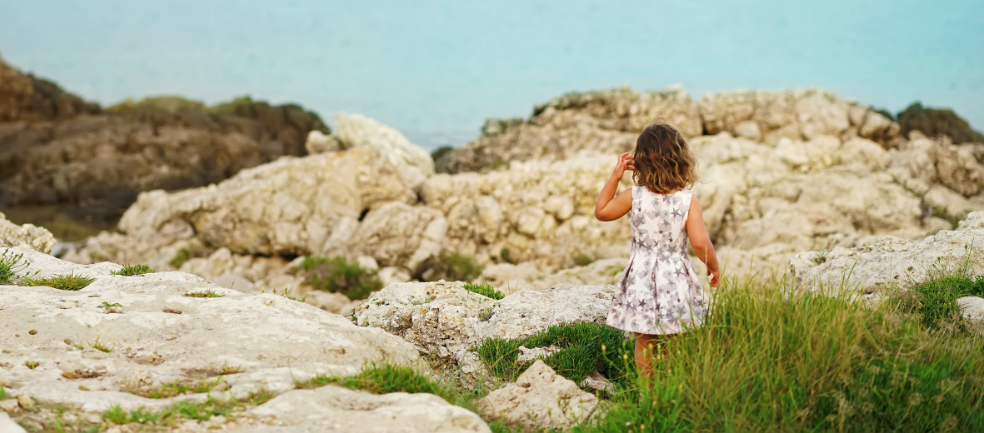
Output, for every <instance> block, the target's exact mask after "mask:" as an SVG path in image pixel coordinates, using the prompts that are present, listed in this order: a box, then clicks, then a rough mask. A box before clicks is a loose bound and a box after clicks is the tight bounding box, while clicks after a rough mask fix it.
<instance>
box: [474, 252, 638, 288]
mask: <svg viewBox="0 0 984 433" xmlns="http://www.w3.org/2000/svg"><path fill="white" fill-rule="evenodd" d="M628 261H629V259H628V258H613V259H601V260H596V261H594V262H591V263H590V264H588V265H585V266H575V267H573V268H566V269H560V270H552V269H541V268H539V267H537V266H534V265H533V264H532V263H529V262H527V263H520V264H516V265H514V264H510V263H499V264H494V265H490V266H487V267H486V268H485V270H484V271H483V272H482V276H481V278H480V280H487V281H488V282H489V283H491V284H493V285H495V286H496V287H501V288H503V289H502V292H503V293H513V292H516V291H518V290H520V289H526V288H532V289H536V290H542V289H546V288H549V287H562V286H581V285H592V284H594V285H597V284H602V285H610V284H616V283H618V281H619V280H620V279H621V277H622V270H623V269H625V264H626V263H628Z"/></svg>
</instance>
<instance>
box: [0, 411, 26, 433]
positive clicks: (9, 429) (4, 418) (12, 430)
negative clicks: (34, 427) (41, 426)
mask: <svg viewBox="0 0 984 433" xmlns="http://www.w3.org/2000/svg"><path fill="white" fill-rule="evenodd" d="M0 431H2V432H4V433H27V430H24V427H21V426H20V425H19V424H17V423H16V422H14V420H12V419H10V415H7V412H0Z"/></svg>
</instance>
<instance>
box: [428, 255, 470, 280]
mask: <svg viewBox="0 0 984 433" xmlns="http://www.w3.org/2000/svg"><path fill="white" fill-rule="evenodd" d="M483 270H484V268H483V267H482V265H479V264H478V263H475V259H473V258H471V257H469V256H466V255H464V254H460V253H451V252H448V251H442V252H441V254H440V255H439V256H438V258H437V260H435V261H434V263H433V264H432V265H431V268H430V270H428V271H427V272H426V273H425V274H424V279H426V280H427V281H437V280H444V281H471V280H474V279H476V278H478V276H479V275H481V274H482V271H483Z"/></svg>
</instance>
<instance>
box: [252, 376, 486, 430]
mask: <svg viewBox="0 0 984 433" xmlns="http://www.w3.org/2000/svg"><path fill="white" fill-rule="evenodd" d="M249 414H250V415H253V416H256V417H260V418H261V419H263V420H264V421H266V422H267V423H269V424H276V427H266V426H264V427H258V428H247V429H244V430H243V431H248V432H266V431H277V432H291V433H320V432H366V433H370V432H378V433H389V432H401V433H412V432H420V433H430V432H442V433H459V432H460V433H465V432H490V431H491V430H489V427H488V425H486V424H485V421H482V419H481V418H480V417H479V416H478V415H476V414H474V413H472V412H470V411H468V410H467V409H464V408H461V407H458V406H454V405H451V404H449V403H448V402H446V401H444V399H442V398H440V397H438V396H436V395H433V394H407V393H405V392H394V393H390V394H382V395H373V394H369V393H367V392H362V391H353V390H350V389H347V388H342V387H339V386H334V385H328V386H324V387H321V388H317V389H312V390H295V391H289V392H286V393H284V394H281V395H279V396H277V397H276V398H274V399H273V400H270V401H268V402H266V403H263V404H262V405H260V406H257V407H255V408H253V409H251V410H250V411H249ZM271 421H274V422H271Z"/></svg>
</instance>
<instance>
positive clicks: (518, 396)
mask: <svg viewBox="0 0 984 433" xmlns="http://www.w3.org/2000/svg"><path fill="white" fill-rule="evenodd" d="M598 403H599V401H598V398H597V397H595V396H594V394H591V393H589V392H584V391H581V388H578V386H577V384H576V383H574V382H572V381H570V380H569V379H567V378H565V377H563V376H561V375H559V374H557V373H556V372H555V371H554V370H553V369H552V368H550V367H549V366H547V364H545V363H544V362H543V361H542V360H539V359H538V360H536V361H535V362H533V365H531V366H530V368H528V369H527V370H526V371H525V372H524V373H523V374H522V375H520V376H519V378H518V379H516V382H515V383H511V384H509V385H506V386H504V387H502V388H499V389H497V390H495V391H492V392H490V393H489V395H488V396H486V397H485V398H483V399H482V400H480V401H479V402H478V410H479V412H481V413H482V415H485V416H486V417H488V418H490V419H493V420H502V421H503V422H504V423H505V424H507V425H512V426H522V427H525V428H527V429H536V430H539V429H543V430H548V429H561V430H565V431H566V430H569V429H570V428H571V427H573V426H575V425H583V424H584V423H586V422H587V421H588V419H590V418H591V416H592V415H593V414H594V412H595V409H596V408H597V407H598Z"/></svg>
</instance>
